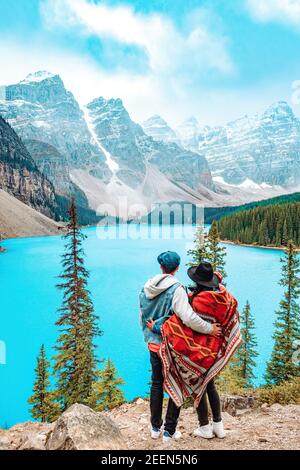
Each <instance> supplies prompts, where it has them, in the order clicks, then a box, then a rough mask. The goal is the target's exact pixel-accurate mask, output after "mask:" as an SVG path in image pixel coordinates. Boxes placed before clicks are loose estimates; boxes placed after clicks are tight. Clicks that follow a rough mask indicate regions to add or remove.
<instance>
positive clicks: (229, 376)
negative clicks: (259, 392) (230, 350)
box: [216, 356, 245, 395]
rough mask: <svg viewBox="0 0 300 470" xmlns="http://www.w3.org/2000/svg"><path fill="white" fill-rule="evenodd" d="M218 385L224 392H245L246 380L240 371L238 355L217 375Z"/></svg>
mask: <svg viewBox="0 0 300 470" xmlns="http://www.w3.org/2000/svg"><path fill="white" fill-rule="evenodd" d="M216 385H217V388H218V390H219V391H220V392H221V393H222V394H232V395H239V394H241V393H242V392H243V390H244V387H245V381H244V380H243V379H242V377H241V376H240V374H239V372H238V368H237V356H234V357H233V358H232V359H231V360H230V362H229V363H228V364H227V365H226V367H225V368H224V369H223V370H222V372H221V373H220V374H219V375H218V376H217V377H216Z"/></svg>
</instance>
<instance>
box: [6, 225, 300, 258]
mask: <svg viewBox="0 0 300 470" xmlns="http://www.w3.org/2000/svg"><path fill="white" fill-rule="evenodd" d="M93 227H94V228H97V226H96V225H86V226H82V227H80V228H81V229H86V228H93ZM59 231H61V232H64V226H61V227H60V228H59V229H58V232H59ZM60 235H61V233H57V234H54V233H51V234H45V235H36V234H32V235H31V236H30V237H18V236H12V237H5V238H3V239H2V241H6V240H20V239H22V238H23V239H26V238H39V237H57V236H60ZM220 242H221V243H223V244H225V245H234V246H241V247H247V248H262V249H265V250H279V251H284V250H285V247H284V246H281V247H279V246H272V245H256V244H250V243H239V242H233V241H232V240H220ZM298 251H300V248H298ZM5 252H7V249H6V248H4V247H2V246H0V254H1V253H5Z"/></svg>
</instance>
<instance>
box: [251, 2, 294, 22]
mask: <svg viewBox="0 0 300 470" xmlns="http://www.w3.org/2000/svg"><path fill="white" fill-rule="evenodd" d="M246 5H247V8H248V10H249V12H250V14H251V15H252V17H253V18H254V19H256V20H258V21H261V22H265V23H267V22H271V21H275V22H279V23H287V24H290V25H292V26H296V27H299V26H300V0H246Z"/></svg>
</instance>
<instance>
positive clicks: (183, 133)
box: [176, 116, 201, 152]
mask: <svg viewBox="0 0 300 470" xmlns="http://www.w3.org/2000/svg"><path fill="white" fill-rule="evenodd" d="M200 131H201V128H200V124H199V122H198V121H197V119H196V118H195V117H194V116H192V117H190V118H189V119H187V120H186V121H184V122H183V123H182V124H181V125H180V126H178V128H177V129H176V135H177V139H179V141H180V142H181V144H182V146H183V147H185V148H188V149H190V150H192V151H196V152H198V150H199V145H198V139H199V134H200Z"/></svg>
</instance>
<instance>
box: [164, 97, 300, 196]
mask: <svg viewBox="0 0 300 470" xmlns="http://www.w3.org/2000/svg"><path fill="white" fill-rule="evenodd" d="M165 125H166V126H168V125H167V123H165ZM174 133H175V136H176V141H178V140H179V142H180V145H181V146H182V147H183V148H188V149H190V150H191V151H193V152H198V153H199V154H200V155H203V156H204V157H205V158H206V159H207V161H208V164H209V167H210V170H211V172H212V175H213V179H214V182H215V183H217V184H220V185H221V186H223V187H224V185H227V186H228V185H229V186H238V187H239V188H243V189H245V190H247V189H248V188H249V185H251V186H252V189H257V191H258V192H259V191H260V190H261V189H262V190H263V189H264V188H265V187H266V186H269V187H276V186H282V187H285V188H288V187H297V186H299V184H300V120H299V118H298V117H297V116H295V114H294V113H293V110H292V108H291V107H290V106H289V105H288V103H287V102H285V101H278V102H277V103H274V104H273V105H271V106H270V107H269V108H268V109H267V110H266V111H265V112H264V113H263V114H262V115H255V116H252V117H250V116H243V117H242V118H240V119H237V120H235V121H232V122H229V123H228V124H227V125H225V126H215V127H211V126H202V127H201V126H200V124H199V123H198V121H197V119H196V118H194V117H192V118H190V119H188V120H187V121H185V122H184V123H183V124H182V125H181V126H179V127H178V128H177V129H176V130H175V131H174Z"/></svg>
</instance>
